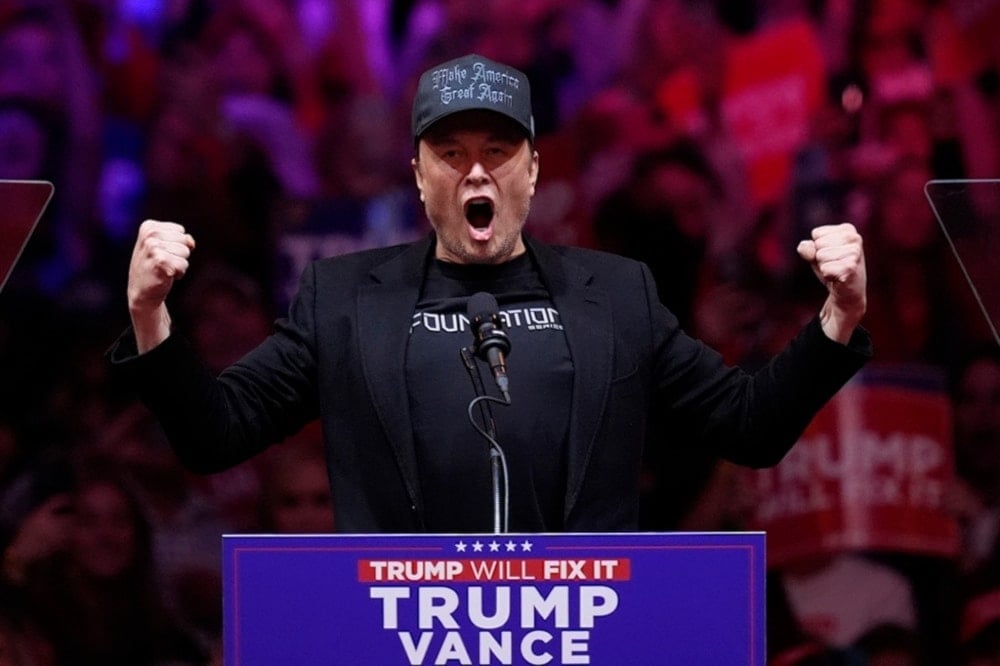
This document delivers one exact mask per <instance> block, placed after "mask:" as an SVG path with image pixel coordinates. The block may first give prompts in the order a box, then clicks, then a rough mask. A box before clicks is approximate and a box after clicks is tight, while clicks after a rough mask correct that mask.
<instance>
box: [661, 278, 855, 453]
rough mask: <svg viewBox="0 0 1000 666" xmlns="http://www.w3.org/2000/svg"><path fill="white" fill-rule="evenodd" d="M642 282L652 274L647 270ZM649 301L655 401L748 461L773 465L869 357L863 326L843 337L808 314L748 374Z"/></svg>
mask: <svg viewBox="0 0 1000 666" xmlns="http://www.w3.org/2000/svg"><path fill="white" fill-rule="evenodd" d="M646 282H647V285H651V282H652V277H651V276H649V275H646ZM650 289H652V287H650ZM651 293H652V294H653V296H652V299H651V300H650V306H649V307H650V310H651V316H652V321H653V338H654V342H653V351H654V356H655V369H654V384H655V387H654V388H655V391H656V397H655V400H654V405H656V406H657V407H660V408H664V409H669V410H671V412H672V413H674V414H676V415H677V416H678V417H679V418H680V419H681V420H682V421H683V422H684V424H685V426H687V427H688V428H689V429H690V430H689V431H690V432H692V433H695V435H696V436H697V437H698V438H699V440H700V441H702V442H703V443H705V444H706V445H708V446H711V447H712V448H713V450H715V451H716V453H718V454H719V455H721V456H722V457H724V458H726V459H728V460H731V461H732V462H735V463H738V464H741V465H747V466H751V467H765V466H769V465H774V464H777V463H778V462H779V461H780V460H781V458H782V457H783V456H784V455H785V454H786V453H787V452H788V450H789V449H790V448H791V447H792V445H793V444H795V442H796V441H797V440H798V438H799V436H800V435H801V434H802V431H803V430H805V428H806V426H808V425H809V422H810V421H811V420H812V418H813V417H814V416H815V415H816V413H817V412H818V411H819V410H820V408H822V407H823V405H824V404H826V402H827V401H829V400H830V398H832V397H833V396H834V394H835V393H836V392H837V391H838V390H839V389H840V388H841V387H842V386H843V385H844V384H845V383H846V382H847V381H848V380H849V379H850V378H851V377H852V376H853V375H854V374H855V373H856V372H857V371H858V370H859V369H861V367H862V366H863V365H864V364H865V363H866V362H867V361H868V359H869V358H871V356H872V348H871V339H870V337H869V336H868V333H867V331H865V330H864V329H862V328H860V327H859V328H858V329H857V330H856V331H855V332H854V335H853V337H852V339H851V340H850V342H849V344H847V345H842V344H840V343H838V342H836V341H834V340H831V339H829V338H828V337H827V336H826V334H825V333H823V329H822V327H821V326H820V323H819V317H818V316H817V317H814V318H813V319H812V320H810V321H809V323H808V324H807V325H806V326H805V327H804V328H803V329H802V330H801V331H800V332H799V333H798V335H797V336H796V337H795V338H794V339H793V340H791V341H790V342H789V343H788V345H787V346H786V347H785V348H784V350H783V351H781V352H780V353H779V354H778V355H777V356H775V357H774V358H772V359H771V361H770V362H769V363H768V364H767V365H765V366H764V367H763V368H761V369H760V370H758V371H757V372H755V373H753V374H749V373H746V372H744V371H743V370H741V369H739V368H736V367H730V366H727V365H725V364H724V363H723V359H722V357H721V356H720V355H719V354H718V353H717V352H716V351H714V350H712V349H710V348H709V347H707V346H706V345H704V344H703V343H701V342H699V341H697V340H694V339H693V338H691V337H689V336H688V335H686V334H685V333H684V332H683V331H682V330H681V329H680V328H679V326H678V324H677V319H676V318H675V317H674V316H673V315H672V314H671V313H670V312H669V310H667V309H666V308H664V307H663V306H662V305H660V304H659V302H658V300H656V299H655V290H652V292H651Z"/></svg>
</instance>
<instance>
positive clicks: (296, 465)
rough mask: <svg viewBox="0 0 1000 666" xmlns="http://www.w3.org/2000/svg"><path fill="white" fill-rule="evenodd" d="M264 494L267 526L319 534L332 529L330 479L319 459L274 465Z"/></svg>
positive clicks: (290, 531) (284, 530)
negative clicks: (268, 523)
mask: <svg viewBox="0 0 1000 666" xmlns="http://www.w3.org/2000/svg"><path fill="white" fill-rule="evenodd" d="M272 474H273V477H272V479H271V482H270V484H269V489H268V492H267V495H266V502H267V505H266V506H267V514H268V520H269V522H270V525H268V526H267V527H268V528H270V529H273V530H274V531H275V532H278V533H279V534H319V533H324V532H329V531H331V530H332V529H333V520H334V517H333V508H332V505H331V503H330V482H329V480H328V479H327V475H326V463H325V462H323V460H322V459H321V458H307V459H300V460H295V461H292V460H288V461H283V462H281V463H278V464H276V466H275V468H274V469H273V470H272Z"/></svg>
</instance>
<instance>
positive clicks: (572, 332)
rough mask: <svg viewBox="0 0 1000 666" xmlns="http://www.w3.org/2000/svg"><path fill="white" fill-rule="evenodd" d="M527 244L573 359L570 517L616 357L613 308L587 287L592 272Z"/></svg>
mask: <svg viewBox="0 0 1000 666" xmlns="http://www.w3.org/2000/svg"><path fill="white" fill-rule="evenodd" d="M526 242H527V243H528V246H529V248H530V249H531V251H532V253H533V254H534V256H535V258H536V260H537V262H538V267H539V271H540V272H541V274H542V280H543V281H544V282H545V286H546V287H548V289H549V293H550V295H551V297H552V302H553V303H554V304H555V307H556V310H558V311H559V316H560V318H561V319H562V323H563V327H564V330H565V333H566V343H567V344H568V345H569V351H570V355H571V356H572V358H573V397H572V402H571V404H570V423H569V444H568V446H569V450H568V456H567V459H568V462H567V465H568V469H567V476H566V500H565V507H564V513H563V516H564V517H568V516H569V514H570V511H571V510H572V508H573V505H574V504H575V503H576V498H577V497H578V496H579V494H580V488H581V486H582V484H583V479H584V476H585V473H586V471H587V464H588V462H589V460H590V453H591V451H592V450H593V447H594V442H595V439H596V437H597V430H598V427H599V426H600V424H601V421H602V419H603V417H604V409H605V407H606V405H607V397H608V389H609V386H610V383H611V379H612V378H611V372H612V362H613V354H614V336H613V330H612V317H611V304H610V302H609V300H608V298H609V297H608V295H607V294H606V293H605V292H604V291H603V290H601V289H597V288H595V287H593V286H592V285H591V282H592V280H593V274H592V273H591V272H590V271H589V270H587V269H586V268H584V267H583V266H581V265H579V264H577V263H575V262H572V261H570V260H567V259H565V258H564V257H563V256H561V255H560V254H558V253H557V252H555V251H553V250H552V249H550V248H548V247H546V246H544V245H541V244H539V243H536V242H534V241H533V240H531V239H527V241H526Z"/></svg>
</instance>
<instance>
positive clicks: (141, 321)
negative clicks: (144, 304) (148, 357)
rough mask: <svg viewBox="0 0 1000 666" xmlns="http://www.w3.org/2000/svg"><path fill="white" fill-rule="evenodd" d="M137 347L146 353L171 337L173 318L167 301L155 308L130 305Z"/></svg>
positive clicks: (140, 351) (141, 352)
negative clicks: (168, 309)
mask: <svg viewBox="0 0 1000 666" xmlns="http://www.w3.org/2000/svg"><path fill="white" fill-rule="evenodd" d="M129 314H130V315H131V318H132V330H133V331H134V332H135V342H136V349H137V351H138V352H139V353H140V354H145V353H146V352H148V351H150V350H151V349H153V348H154V347H157V346H158V345H159V344H160V343H162V342H163V341H164V340H166V339H167V338H168V337H170V328H171V323H172V322H171V319H170V313H169V312H168V311H167V306H166V304H165V303H160V304H159V305H158V306H156V307H155V308H153V309H151V310H150V309H147V308H141V307H134V306H132V307H130V308H129Z"/></svg>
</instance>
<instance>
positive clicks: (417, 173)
mask: <svg viewBox="0 0 1000 666" xmlns="http://www.w3.org/2000/svg"><path fill="white" fill-rule="evenodd" d="M410 167H411V168H412V169H413V179H414V180H415V181H416V183H417V190H418V191H419V192H420V200H421V201H426V200H427V199H426V197H425V196H424V174H423V173H422V172H421V170H420V160H419V159H417V158H416V157H414V158H413V159H411V160H410Z"/></svg>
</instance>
